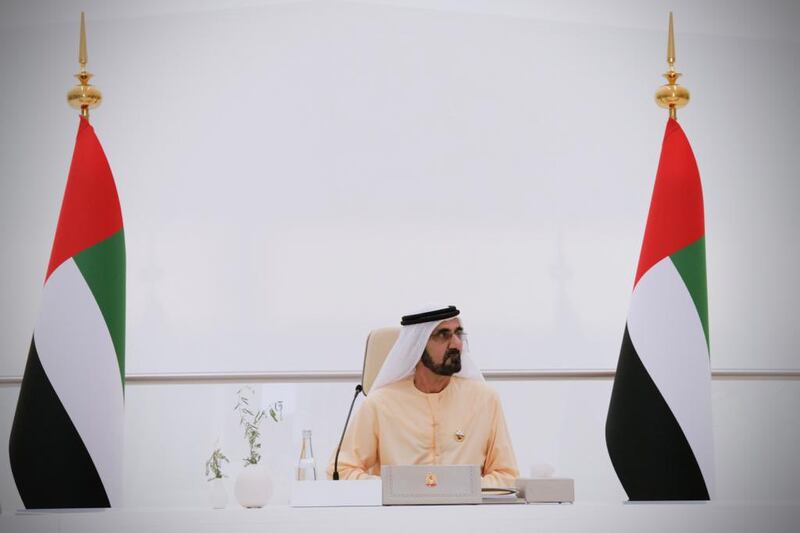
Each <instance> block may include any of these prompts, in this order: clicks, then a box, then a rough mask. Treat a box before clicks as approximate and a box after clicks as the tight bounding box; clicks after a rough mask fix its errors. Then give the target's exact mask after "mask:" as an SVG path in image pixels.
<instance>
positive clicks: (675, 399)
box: [606, 119, 714, 500]
mask: <svg viewBox="0 0 800 533" xmlns="http://www.w3.org/2000/svg"><path fill="white" fill-rule="evenodd" d="M606 445H607V446H608V453H609V455H610V456H611V462H612V463H613V465H614V469H615V470H616V472H617V476H618V477H619V480H620V482H621V483H622V486H623V488H624V489H625V492H626V493H627V494H628V497H629V498H630V499H631V500H709V499H710V498H711V494H712V492H713V487H714V449H713V435H712V430H711V367H710V362H709V337H708V295H707V289H706V252H705V227H704V223H703V191H702V187H701V185H700V174H699V172H698V170H697V163H696V162H695V159H694V154H693V153H692V148H691V146H689V141H688V140H687V138H686V135H685V134H684V133H683V130H682V129H681V127H680V125H678V123H677V122H676V121H675V120H673V119H670V120H669V122H668V123H667V130H666V133H665V134H664V143H663V146H662V148H661V160H660V161H659V164H658V172H657V174H656V183H655V187H654V189H653V198H652V201H651V203H650V213H649V214H648V217H647V227H646V229H645V234H644V241H643V243H642V251H641V254H640V257H639V267H638V269H637V271H636V280H635V282H634V287H633V295H632V297H631V304H630V309H629V312H628V321H627V325H626V327H625V334H624V336H623V339H622V349H621V350H620V355H619V362H618V364H617V372H616V377H615V379H614V387H613V390H612V393H611V404H610V407H609V410H608V418H607V420H606Z"/></svg>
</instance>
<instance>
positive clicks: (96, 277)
mask: <svg viewBox="0 0 800 533" xmlns="http://www.w3.org/2000/svg"><path fill="white" fill-rule="evenodd" d="M124 382H125V239H124V236H123V229H122V213H121V211H120V206H119V198H118V197H117V189H116V186H115V185H114V178H113V177H112V175H111V168H110V167H109V166H108V161H107V160H106V156H105V154H104V153H103V149H102V148H101V146H100V142H99V141H98V140H97V137H96V136H95V134H94V130H93V129H92V127H91V126H90V125H89V122H88V121H87V120H86V119H84V118H82V117H81V119H80V124H79V126H78V135H77V139H76V141H75V152H74V153H73V156H72V165H71V167H70V170H69V177H68V178H67V186H66V190H65V191H64V200H63V203H62V205H61V214H60V215H59V218H58V227H57V228H56V235H55V239H54V242H53V249H52V252H51V254H50V263H49V265H48V267H47V275H46V276H45V283H44V289H43V294H42V301H41V309H40V313H39V318H38V321H37V322H36V325H35V328H34V331H33V340H32V341H31V347H30V352H29V353H28V361H27V364H26V365H25V373H24V375H23V377H22V385H21V388H20V393H19V400H18V402H17V410H16V413H15V416H14V422H13V425H12V428H11V438H10V442H9V455H10V459H11V470H12V472H13V474H14V481H15V482H16V484H17V489H18V490H19V494H20V497H21V498H22V501H23V503H24V505H25V507H26V508H28V509H50V508H69V507H111V506H117V505H119V504H120V489H121V485H122V484H121V477H122V430H123V397H124Z"/></svg>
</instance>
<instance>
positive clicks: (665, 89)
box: [656, 11, 689, 120]
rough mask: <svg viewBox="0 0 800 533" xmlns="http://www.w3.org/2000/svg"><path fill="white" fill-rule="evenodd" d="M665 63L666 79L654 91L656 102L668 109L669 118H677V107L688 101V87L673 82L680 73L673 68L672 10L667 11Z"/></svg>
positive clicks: (673, 36) (683, 105) (684, 104)
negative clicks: (667, 35)
mask: <svg viewBox="0 0 800 533" xmlns="http://www.w3.org/2000/svg"><path fill="white" fill-rule="evenodd" d="M667 65H669V68H668V69H667V71H666V72H665V73H664V74H663V76H664V77H665V78H666V79H667V83H666V85H662V86H661V87H659V88H658V90H657V91H656V103H657V104H658V106H659V107H663V108H664V109H669V118H671V119H674V120H677V119H678V109H680V108H681V107H685V106H686V104H688V103H689V89H687V88H686V87H683V86H682V85H678V84H677V83H675V82H676V81H678V78H680V77H681V73H680V72H677V71H676V70H675V32H674V31H673V29H672V11H670V12H669V37H668V38H667Z"/></svg>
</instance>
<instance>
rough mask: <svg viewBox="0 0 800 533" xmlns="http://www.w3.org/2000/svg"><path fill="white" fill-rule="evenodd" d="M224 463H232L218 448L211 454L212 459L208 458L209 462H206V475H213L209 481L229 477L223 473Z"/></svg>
mask: <svg viewBox="0 0 800 533" xmlns="http://www.w3.org/2000/svg"><path fill="white" fill-rule="evenodd" d="M222 461H225V462H226V463H230V461H229V460H228V458H227V457H225V455H224V454H223V453H222V450H221V449H220V448H217V449H215V450H214V451H213V452H212V453H211V457H209V458H208V461H206V475H207V476H208V475H209V474H211V477H210V478H208V481H214V480H215V479H222V478H224V477H228V476H226V475H225V474H223V473H222Z"/></svg>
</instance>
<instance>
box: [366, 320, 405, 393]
mask: <svg viewBox="0 0 800 533" xmlns="http://www.w3.org/2000/svg"><path fill="white" fill-rule="evenodd" d="M399 336H400V328H398V327H391V328H378V329H373V330H372V331H370V332H369V335H367V347H366V349H365V350H364V368H363V370H362V371H361V385H362V386H363V387H364V394H369V391H370V389H371V388H372V382H373V381H375V378H376V377H377V376H378V371H379V370H380V369H381V367H382V366H383V362H384V361H385V360H386V356H387V355H389V350H391V349H392V346H394V343H395V341H396V340H397V337H399Z"/></svg>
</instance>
